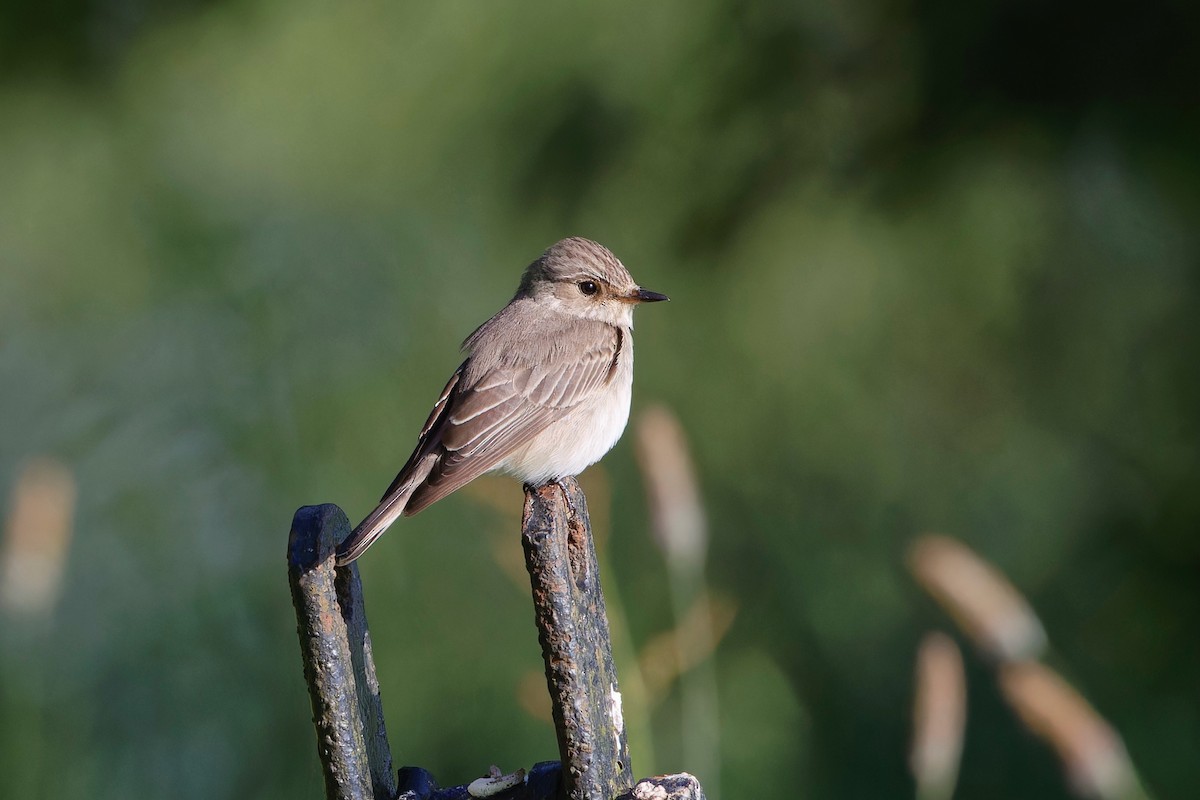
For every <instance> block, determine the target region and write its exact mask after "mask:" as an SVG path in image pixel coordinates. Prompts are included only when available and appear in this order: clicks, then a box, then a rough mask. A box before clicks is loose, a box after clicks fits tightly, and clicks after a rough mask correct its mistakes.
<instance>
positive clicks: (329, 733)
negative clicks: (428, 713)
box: [288, 505, 396, 800]
mask: <svg viewBox="0 0 1200 800" xmlns="http://www.w3.org/2000/svg"><path fill="white" fill-rule="evenodd" d="M349 533H350V521H349V520H348V519H347V518H346V515H345V513H344V512H343V511H342V510H341V509H340V508H338V507H337V506H335V505H322V506H304V507H303V508H301V509H300V510H299V511H297V512H296V516H295V517H294V518H293V520H292V530H291V535H290V536H289V537H288V582H289V583H290V585H291V588H292V604H293V605H294V606H295V607H296V622H297V633H298V634H299V636H300V650H301V653H302V655H303V658H304V677H305V679H306V680H307V682H308V688H309V694H310V695H311V697H312V707H313V724H314V725H315V726H316V729H317V752H318V755H319V756H320V758H321V766H322V768H323V772H324V774H325V796H326V797H327V798H329V800H392V798H394V797H395V796H396V779H395V775H394V772H393V770H392V756H391V751H390V749H389V748H388V741H387V731H386V729H385V728H384V724H383V705H382V703H381V702H380V698H379V682H378V680H376V677H375V662H374V659H373V658H372V656H371V637H370V633H369V632H368V631H367V621H366V614H365V612H364V610H363V601H362V584H361V582H360V581H359V577H358V568H357V567H356V566H355V565H353V564H351V565H350V566H349V567H343V568H341V569H336V570H335V568H334V560H333V556H334V552H335V551H336V549H337V545H338V543H339V542H341V540H342V539H344V538H345V537H346V536H347V535H349Z"/></svg>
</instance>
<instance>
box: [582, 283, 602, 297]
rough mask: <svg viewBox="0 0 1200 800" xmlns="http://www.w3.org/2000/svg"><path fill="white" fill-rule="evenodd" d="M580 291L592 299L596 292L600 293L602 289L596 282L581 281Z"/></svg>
mask: <svg viewBox="0 0 1200 800" xmlns="http://www.w3.org/2000/svg"><path fill="white" fill-rule="evenodd" d="M579 291H581V292H583V293H584V294H586V295H587V296H588V297H591V296H592V295H594V294H595V293H596V292H598V291H600V287H599V286H597V285H596V282H595V281H580V282H579Z"/></svg>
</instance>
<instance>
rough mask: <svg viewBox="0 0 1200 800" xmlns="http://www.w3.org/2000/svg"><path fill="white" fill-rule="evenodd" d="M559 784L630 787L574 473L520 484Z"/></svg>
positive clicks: (573, 791) (598, 796)
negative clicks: (559, 765) (558, 759)
mask: <svg viewBox="0 0 1200 800" xmlns="http://www.w3.org/2000/svg"><path fill="white" fill-rule="evenodd" d="M521 541H522V544H523V546H524V549H525V564H526V567H527V568H528V569H529V578H530V583H531V585H532V588H533V605H534V616H535V621H536V623H537V628H538V640H539V641H540V642H541V645H542V656H543V658H544V659H545V662H546V682H547V684H548V686H549V689H550V701H551V704H552V706H553V714H554V727H555V730H556V732H557V734H558V751H559V755H560V757H561V759H562V767H563V770H562V775H563V783H564V789H565V792H566V794H567V796H568V797H570V798H571V800H612V798H615V797H618V796H620V795H623V794H625V793H626V792H628V791H630V789H631V788H632V787H633V771H632V769H631V768H630V764H629V744H628V742H627V741H626V738H625V723H624V720H623V719H622V716H621V693H620V691H618V689H617V672H616V669H615V668H614V667H613V659H612V643H611V641H610V638H609V632H608V617H607V614H606V612H605V608H604V594H603V593H602V592H601V590H600V570H599V567H598V566H597V563H596V548H595V546H594V545H593V543H592V530H591V524H590V522H589V521H588V515H587V501H586V498H584V495H583V491H582V490H581V489H580V488H579V484H578V483H577V482H576V481H575V479H574V478H567V479H564V480H563V481H561V482H559V483H551V484H549V485H547V486H542V487H539V488H532V487H526V488H525V513H524V517H523V519H522V524H521Z"/></svg>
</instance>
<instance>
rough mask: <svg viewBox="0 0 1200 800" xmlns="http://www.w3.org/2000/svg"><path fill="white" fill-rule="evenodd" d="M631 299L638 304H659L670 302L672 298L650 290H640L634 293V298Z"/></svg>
mask: <svg viewBox="0 0 1200 800" xmlns="http://www.w3.org/2000/svg"><path fill="white" fill-rule="evenodd" d="M630 299H631V300H634V301H636V302H638V303H657V302H660V301H662V300H670V299H671V298H669V297H667V296H666V295H665V294H659V293H658V292H652V291H650V290H649V289H638V290H637V291H636V292H634V293H633V297H631V298H630Z"/></svg>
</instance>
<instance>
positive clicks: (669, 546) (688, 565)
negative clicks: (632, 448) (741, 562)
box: [637, 406, 708, 571]
mask: <svg viewBox="0 0 1200 800" xmlns="http://www.w3.org/2000/svg"><path fill="white" fill-rule="evenodd" d="M637 455H638V462H639V463H640V464H641V467H642V475H643V476H644V478H645V481H646V495H647V497H648V498H649V501H650V516H651V520H652V521H653V523H654V524H653V527H652V528H651V530H652V531H653V533H654V541H655V542H656V543H657V544H658V546H659V548H660V549H661V550H662V551H663V555H664V556H665V557H666V558H667V561H668V562H669V564H670V565H671V566H672V568H675V569H684V570H687V571H695V570H697V569H701V568H702V567H703V564H704V559H705V555H706V552H707V550H708V521H707V520H706V519H705V515H704V508H703V506H702V505H701V503H700V490H699V488H698V487H697V484H696V472H695V469H694V468H693V466H692V457H691V454H690V453H689V452H688V446H687V440H686V438H685V437H684V434H683V428H682V427H681V426H680V424H679V421H678V420H676V419H675V416H674V415H673V414H672V413H671V412H670V411H668V410H667V409H666V408H664V407H662V406H651V407H650V408H647V409H646V410H645V411H643V412H642V414H641V416H640V417H639V419H638V424H637Z"/></svg>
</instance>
